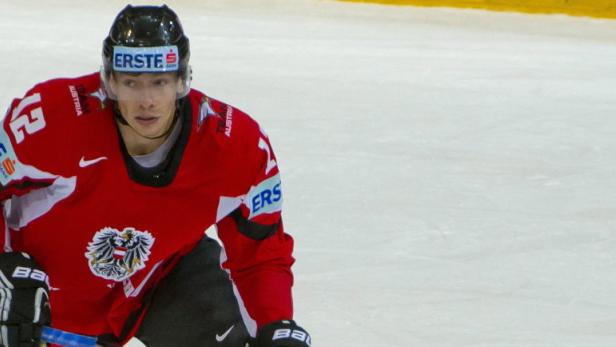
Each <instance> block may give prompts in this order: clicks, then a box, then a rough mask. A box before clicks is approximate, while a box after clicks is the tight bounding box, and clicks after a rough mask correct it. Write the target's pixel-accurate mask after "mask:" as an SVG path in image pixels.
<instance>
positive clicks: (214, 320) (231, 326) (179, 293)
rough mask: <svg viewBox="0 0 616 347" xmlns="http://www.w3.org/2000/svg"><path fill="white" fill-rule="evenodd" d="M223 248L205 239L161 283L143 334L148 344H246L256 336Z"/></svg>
mask: <svg viewBox="0 0 616 347" xmlns="http://www.w3.org/2000/svg"><path fill="white" fill-rule="evenodd" d="M220 252H221V248H220V245H219V244H218V242H217V241H215V240H213V239H211V238H208V237H204V238H203V239H202V240H201V242H200V243H199V244H198V245H197V247H195V249H193V250H192V251H191V252H190V253H189V254H187V255H186V256H185V257H184V258H183V259H182V260H181V261H180V262H179V263H178V264H177V265H176V267H175V268H174V269H173V270H172V271H171V272H170V273H169V274H168V275H167V277H166V278H165V279H164V280H163V281H162V282H161V283H160V284H159V285H158V287H157V288H156V290H155V292H154V293H153V296H152V301H151V304H150V307H149V309H148V312H147V313H146V316H145V317H144V320H143V323H142V324H141V326H140V328H139V330H138V332H137V337H138V338H139V339H140V340H141V341H143V342H144V343H145V344H146V345H147V346H148V347H185V346H186V347H187V346H200V347H244V346H245V345H246V343H247V342H248V341H249V339H250V337H249V335H248V331H247V330H246V326H245V325H244V322H243V321H242V317H241V315H240V309H239V305H238V302H237V299H236V297H235V295H234V293H233V287H232V284H231V281H230V280H229V276H228V275H227V273H226V272H225V271H223V270H222V269H221V268H220Z"/></svg>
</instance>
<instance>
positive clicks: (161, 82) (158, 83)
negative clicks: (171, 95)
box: [154, 78, 169, 87]
mask: <svg viewBox="0 0 616 347" xmlns="http://www.w3.org/2000/svg"><path fill="white" fill-rule="evenodd" d="M168 83H169V82H168V81H167V80H166V79H162V78H161V79H157V80H155V81H154V85H155V86H157V87H164V86H166V85H167V84H168Z"/></svg>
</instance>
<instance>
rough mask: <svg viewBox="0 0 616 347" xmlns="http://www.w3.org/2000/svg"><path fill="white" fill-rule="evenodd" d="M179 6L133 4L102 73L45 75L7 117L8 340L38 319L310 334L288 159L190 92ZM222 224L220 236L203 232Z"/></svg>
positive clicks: (254, 128)
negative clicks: (296, 316)
mask: <svg viewBox="0 0 616 347" xmlns="http://www.w3.org/2000/svg"><path fill="white" fill-rule="evenodd" d="M189 57H190V49H189V41H188V38H187V37H186V36H185V35H184V33H183V29H182V26H181V25H180V22H179V20H178V18H177V16H176V14H175V13H174V12H173V11H172V10H171V9H169V8H168V7H167V6H162V7H155V6H139V7H133V6H130V5H129V6H127V7H126V8H124V9H123V10H122V11H121V12H120V13H119V14H118V16H117V18H116V19H115V21H114V22H113V24H112V27H111V30H110V32H109V35H108V37H107V38H106V39H105V40H104V42H103V68H102V70H101V72H100V74H99V73H94V74H91V75H87V76H83V77H79V78H73V79H56V80H51V81H47V82H43V83H40V84H38V85H36V86H35V87H33V88H32V89H31V90H30V91H28V92H27V93H26V94H25V96H24V97H23V98H21V99H15V100H14V101H13V102H12V104H11V105H10V108H9V110H8V112H7V114H6V116H5V118H4V120H3V127H2V129H0V184H1V190H0V201H2V205H3V211H4V213H3V217H2V218H0V220H1V221H2V224H3V227H2V228H0V230H1V231H2V232H3V235H2V237H0V240H2V241H1V242H2V245H3V249H4V253H2V254H0V308H1V309H0V343H1V344H2V345H3V346H6V347H14V346H38V344H39V342H40V340H41V328H42V327H43V326H45V325H50V326H51V327H53V328H55V329H59V330H62V331H66V332H71V333H77V334H81V335H87V336H92V337H95V338H96V339H97V343H98V344H99V345H102V346H120V345H122V344H123V343H124V342H126V341H127V340H129V339H130V338H131V337H137V338H139V339H140V340H141V341H142V342H143V343H144V344H145V345H147V346H150V347H151V346H165V347H169V346H179V347H183V346H206V347H207V346H233V347H244V346H251V347H306V346H310V344H311V341H310V336H309V335H308V333H307V332H306V331H305V330H304V329H302V328H301V327H299V326H298V325H297V324H296V323H295V322H294V321H293V320H292V318H293V317H292V315H293V313H292V298H291V286H292V281H293V277H292V273H291V265H292V263H293V261H294V259H293V258H292V256H291V252H292V248H293V240H292V238H291V237H290V236H289V235H287V234H286V233H285V232H284V229H283V224H282V220H281V217H280V216H281V203H282V191H281V186H280V176H279V171H278V165H277V159H276V157H275V155H274V152H273V151H272V147H271V144H270V141H269V139H268V137H267V135H266V134H265V133H264V132H263V130H262V129H261V128H260V127H259V125H258V124H257V123H256V122H255V121H254V120H253V119H251V118H250V117H249V116H248V115H246V114H245V113H243V112H242V111H240V110H238V109H236V108H234V107H232V106H229V105H227V104H224V103H222V102H220V101H217V100H215V99H213V98H210V97H208V96H207V95H205V94H203V93H201V92H199V91H197V90H194V89H191V88H190V81H191V69H190V66H189ZM212 225H215V226H216V228H217V231H218V236H219V238H220V239H221V241H222V244H223V246H222V247H221V246H220V245H219V244H218V242H216V241H214V240H213V239H211V238H208V237H204V231H205V230H206V229H208V228H209V227H210V226H212Z"/></svg>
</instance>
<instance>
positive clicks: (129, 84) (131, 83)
mask: <svg viewBox="0 0 616 347" xmlns="http://www.w3.org/2000/svg"><path fill="white" fill-rule="evenodd" d="M122 85H123V86H125V87H128V88H135V86H136V85H137V83H136V82H135V81H133V80H124V81H122Z"/></svg>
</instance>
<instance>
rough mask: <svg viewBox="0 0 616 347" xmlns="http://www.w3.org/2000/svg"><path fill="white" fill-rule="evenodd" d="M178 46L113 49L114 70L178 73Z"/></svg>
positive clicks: (122, 47)
mask: <svg viewBox="0 0 616 347" xmlns="http://www.w3.org/2000/svg"><path fill="white" fill-rule="evenodd" d="M178 56H179V54H178V47H177V46H158V47H124V46H114V47H113V59H112V60H113V70H115V71H119V72H134V73H141V72H169V71H177V70H178V69H179V64H178Z"/></svg>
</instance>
